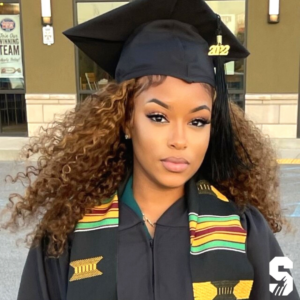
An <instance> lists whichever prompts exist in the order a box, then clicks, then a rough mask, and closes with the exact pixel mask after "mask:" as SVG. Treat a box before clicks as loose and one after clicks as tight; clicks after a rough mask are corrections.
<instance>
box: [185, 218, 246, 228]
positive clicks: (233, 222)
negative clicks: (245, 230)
mask: <svg viewBox="0 0 300 300" xmlns="http://www.w3.org/2000/svg"><path fill="white" fill-rule="evenodd" d="M228 225H237V226H238V227H241V223H240V221H239V220H231V221H220V222H204V223H198V222H197V221H190V228H196V229H204V228H206V229H208V228H209V227H214V226H228Z"/></svg>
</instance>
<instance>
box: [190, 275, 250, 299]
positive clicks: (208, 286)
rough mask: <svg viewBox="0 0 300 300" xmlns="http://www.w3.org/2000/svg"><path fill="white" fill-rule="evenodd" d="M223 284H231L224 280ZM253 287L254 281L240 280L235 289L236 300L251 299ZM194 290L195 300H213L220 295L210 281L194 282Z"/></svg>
mask: <svg viewBox="0 0 300 300" xmlns="http://www.w3.org/2000/svg"><path fill="white" fill-rule="evenodd" d="M219 282H222V281H219ZM223 282H230V280H224V281H223ZM252 285H253V280H240V281H239V282H238V283H237V284H236V286H235V287H234V289H233V294H234V296H235V297H236V299H237V300H240V299H248V298H249V297H250V293H251V290H252ZM193 290H194V299H195V300H213V299H215V297H216V296H217V295H218V292H217V287H216V286H214V285H213V284H212V283H211V282H210V281H206V282H193Z"/></svg>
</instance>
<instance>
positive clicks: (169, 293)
mask: <svg viewBox="0 0 300 300" xmlns="http://www.w3.org/2000/svg"><path fill="white" fill-rule="evenodd" d="M241 224H242V226H243V227H244V229H246V230H247V245H246V247H247V256H248V258H249V261H250V262H251V264H252V265H253V269H254V284H253V288H252V291H251V295H250V299H251V300H275V299H285V300H299V295H298V293H297V291H296V287H295V284H294V291H293V292H292V293H291V294H290V295H289V296H274V295H273V294H272V293H270V292H269V283H270V282H271V277H270V275H269V262H270V260H272V258H273V257H275V256H283V253H282V250H281V248H280V246H279V244H278V242H277V240H276V238H275V236H274V234H273V233H272V231H271V230H270V227H269V226H268V223H267V222H266V220H265V219H264V217H263V216H262V214H261V213H260V212H259V211H258V210H257V209H256V208H255V207H253V206H249V208H248V209H247V210H246V211H245V213H244V214H243V215H242V217H241ZM144 226H145V225H144V224H143V221H142V220H141V219H140V218H139V216H138V215H137V214H136V213H135V212H134V211H133V210H132V209H131V208H130V207H128V206H127V205H126V204H123V203H120V226H119V231H118V232H119V247H118V270H117V274H118V275H117V292H118V300H141V299H142V300H148V299H149V300H150V299H151V300H152V299H156V300H167V299H172V300H179V299H180V300H183V299H184V300H192V299H193V295H192V282H191V281H192V280H191V274H190V267H189V224H188V217H187V207H186V203H185V201H184V198H180V199H179V200H178V201H177V202H175V203H174V204H173V205H172V206H171V207H169V209H168V210H167V211H165V213H164V214H163V215H162V216H161V217H160V219H159V220H158V222H157V227H156V231H155V236H154V240H153V243H151V242H150V241H149V238H148V236H147V234H146V232H145V228H144ZM81 234H84V233H81ZM174 241H176V242H174ZM45 246H46V241H45V239H44V240H43V241H42V242H41V244H40V246H39V247H37V248H32V249H30V251H29V254H28V258H27V261H26V264H25V267H24V271H23V275H22V279H21V285H20V289H19V295H18V300H65V299H66V293H67V288H68V268H69V253H70V251H69V250H70V248H71V247H72V235H70V239H69V243H68V250H66V251H65V252H64V254H63V255H62V256H61V257H60V258H58V259H56V258H47V257H45V255H44V248H45ZM85 299H87V300H88V297H86V298H85ZM99 299H100V298H99ZM204 300H206V299H204Z"/></svg>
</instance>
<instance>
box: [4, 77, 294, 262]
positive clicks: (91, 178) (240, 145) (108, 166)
mask: <svg viewBox="0 0 300 300" xmlns="http://www.w3.org/2000/svg"><path fill="white" fill-rule="evenodd" d="M143 79H145V80H139V79H131V80H128V81H125V82H122V83H120V84H117V83H115V82H110V83H109V84H107V86H105V87H104V88H103V89H101V90H99V91H97V92H96V93H95V94H93V95H91V96H89V97H88V98H87V99H86V100H85V101H84V102H83V103H81V104H78V105H77V107H76V108H75V109H73V110H72V111H69V112H67V113H65V114H64V115H63V116H62V117H61V119H56V120H55V121H54V122H52V123H50V124H48V126H47V128H41V130H40V133H39V136H36V137H32V138H30V141H29V144H28V145H26V146H24V148H23V149H22V153H23V157H24V158H29V157H31V156H33V155H35V154H38V155H39V158H38V161H37V165H35V166H34V165H33V164H32V165H31V166H28V167H26V170H25V171H24V172H20V173H18V174H17V175H16V176H15V177H12V176H10V175H9V176H8V178H10V179H11V180H12V181H13V182H16V181H17V180H21V181H25V180H28V181H29V185H28V187H27V188H26V192H25V195H20V194H17V193H14V194H11V195H10V197H9V200H10V203H9V204H10V207H9V209H10V212H11V219H10V221H9V222H8V223H7V224H6V225H5V226H4V227H5V228H12V229H18V227H19V226H20V223H19V220H20V219H21V220H23V221H25V223H29V222H31V221H34V222H36V221H37V220H39V222H38V223H37V225H36V227H35V229H34V231H33V232H31V233H30V234H29V235H28V236H27V242H28V244H29V245H30V244H31V243H32V242H33V243H34V244H35V243H38V241H39V240H40V239H41V238H42V237H43V236H47V237H48V239H49V244H48V254H50V255H54V256H58V255H60V254H62V252H63V251H64V248H65V245H66V241H67V238H68V234H69V233H71V232H72V231H73V230H74V228H75V225H76V223H77V222H78V220H80V219H81V218H82V217H83V215H84V214H85V213H86V212H87V211H88V210H89V209H91V208H92V207H94V206H95V205H99V204H101V203H102V202H103V201H104V200H105V199H107V198H109V197H111V196H112V195H113V194H114V193H115V191H116V189H117V187H118V185H119V183H120V182H121V181H122V180H123V178H124V175H125V172H126V170H127V169H128V168H129V167H130V166H131V165H132V163H133V149H132V144H131V141H130V140H125V138H124V131H123V129H124V128H125V124H127V122H128V121H129V120H130V119H131V114H132V111H133V99H134V97H135V96H136V95H138V94H139V93H141V92H142V91H143V90H146V89H147V88H149V87H150V86H153V85H159V84H160V83H162V82H163V81H164V79H165V76H146V77H144V78H143ZM203 85H204V87H205V88H206V89H207V91H208V92H209V93H210V94H211V96H212V99H215V92H214V89H213V88H212V87H210V86H209V85H207V84H203ZM230 108H231V119H232V127H233V131H234V133H235V134H236V135H237V136H238V137H239V140H236V142H235V149H236V152H237V153H238V155H239V158H240V159H241V161H242V162H245V164H246V165H247V164H248V162H249V158H250V160H251V162H252V165H251V168H249V169H241V168H236V169H235V173H234V176H232V178H230V179H227V180H222V181H215V182H214V184H215V185H216V187H217V188H218V189H219V190H220V191H221V192H222V193H224V194H225V195H226V196H227V197H228V198H230V199H232V200H234V201H235V202H236V203H237V204H238V206H239V207H240V208H241V210H242V209H244V208H245V205H246V204H247V203H250V204H252V205H255V206H256V207H257V208H258V209H259V210H260V211H261V213H262V214H263V215H264V216H265V218H266V220H267V221H268V223H269V224H270V227H271V228H272V230H273V231H274V232H278V231H280V230H281V229H282V225H283V224H285V223H286V224H288V222H287V220H286V219H285V218H284V217H283V215H282V214H281V208H280V205H279V201H278V200H279V189H278V186H279V179H278V165H277V162H276V157H275V152H274V150H273V149H272V147H271V145H270V141H269V140H268V139H267V138H266V137H264V136H263V135H262V133H261V132H260V131H259V129H257V128H256V126H255V125H254V124H253V122H251V121H249V120H247V119H246V118H245V115H244V112H243V110H242V109H240V108H239V107H238V106H237V105H235V104H233V103H230ZM206 165H207V166H209V162H207V163H206ZM31 177H35V178H34V180H32V179H31ZM210 180H212V181H214V178H210Z"/></svg>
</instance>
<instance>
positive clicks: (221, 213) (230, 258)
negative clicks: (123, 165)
mask: <svg viewBox="0 0 300 300" xmlns="http://www.w3.org/2000/svg"><path fill="white" fill-rule="evenodd" d="M118 194H119V192H118V191H116V192H115V194H114V195H113V196H112V197H111V198H110V199H107V201H106V202H107V203H105V204H102V205H100V206H96V207H94V209H93V210H92V212H91V213H89V214H86V215H85V216H84V218H83V219H82V220H80V221H79V222H78V224H77V226H76V229H75V232H74V238H73V243H72V248H71V254H70V255H71V259H70V269H69V284H68V291H67V300H82V299H87V300H99V299H108V300H117V299H118V298H117V282H116V280H117V278H116V277H117V246H118V244H117V240H118V226H119V198H120V197H119V195H118ZM185 197H186V200H187V205H188V211H189V227H190V269H191V275H192V285H193V293H194V299H195V300H236V299H237V300H247V299H249V296H250V292H251V289H252V285H253V278H254V273H253V268H252V265H251V264H250V262H249V261H248V258H247V254H246V238H247V232H246V231H245V230H244V229H243V227H242V225H241V222H240V214H239V211H238V208H237V207H236V205H235V204H234V202H233V201H230V200H228V199H227V198H226V197H225V196H224V195H222V194H221V193H220V192H219V191H218V190H216V189H215V188H214V187H213V186H212V185H210V184H209V182H207V181H205V180H200V181H197V182H196V181H195V180H194V179H193V178H191V179H190V180H189V181H188V182H187V183H186V185H185ZM233 266H234V267H233ZM104 275H105V276H104ZM83 295H84V298H83ZM99 295H101V296H99Z"/></svg>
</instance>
